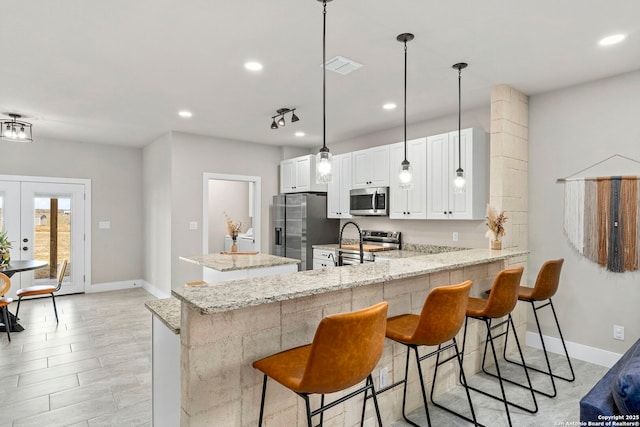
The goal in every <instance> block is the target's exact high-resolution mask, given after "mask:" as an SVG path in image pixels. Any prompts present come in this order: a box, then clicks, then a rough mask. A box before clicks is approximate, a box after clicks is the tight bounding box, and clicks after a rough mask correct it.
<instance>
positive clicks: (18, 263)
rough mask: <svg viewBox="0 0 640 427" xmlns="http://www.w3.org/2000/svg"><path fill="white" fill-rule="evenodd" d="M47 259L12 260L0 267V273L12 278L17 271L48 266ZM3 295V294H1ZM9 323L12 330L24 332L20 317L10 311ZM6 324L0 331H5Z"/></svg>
mask: <svg viewBox="0 0 640 427" xmlns="http://www.w3.org/2000/svg"><path fill="white" fill-rule="evenodd" d="M48 265H49V264H48V263H47V262H45V261H38V260H35V259H34V260H15V261H14V260H12V261H11V262H9V264H6V265H3V266H2V267H0V273H3V274H4V275H6V276H7V277H9V278H11V277H12V276H13V275H14V274H16V273H22V272H25V271H31V270H37V269H39V268H43V267H46V266H48ZM0 296H2V295H0ZM9 324H10V325H11V332H22V331H24V327H23V326H22V325H20V324H19V323H18V319H17V318H16V316H15V315H14V314H12V313H11V312H9ZM5 327H6V326H5V325H3V326H0V332H5V331H6V330H5Z"/></svg>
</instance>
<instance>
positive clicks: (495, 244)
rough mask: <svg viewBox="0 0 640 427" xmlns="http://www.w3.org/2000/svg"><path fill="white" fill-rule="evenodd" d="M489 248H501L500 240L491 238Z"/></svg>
mask: <svg viewBox="0 0 640 427" xmlns="http://www.w3.org/2000/svg"><path fill="white" fill-rule="evenodd" d="M491 249H502V241H500V240H492V241H491Z"/></svg>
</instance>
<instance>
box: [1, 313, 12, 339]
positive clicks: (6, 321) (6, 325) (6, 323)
mask: <svg viewBox="0 0 640 427" xmlns="http://www.w3.org/2000/svg"><path fill="white" fill-rule="evenodd" d="M2 314H3V316H4V329H5V330H6V331H7V338H8V339H9V342H11V324H10V323H9V322H10V320H9V319H10V318H11V316H9V308H8V307H7V306H6V305H5V306H4V307H2Z"/></svg>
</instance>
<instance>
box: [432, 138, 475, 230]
mask: <svg viewBox="0 0 640 427" xmlns="http://www.w3.org/2000/svg"><path fill="white" fill-rule="evenodd" d="M461 136H462V140H461V152H462V162H461V166H462V169H463V170H464V176H465V178H466V185H465V190H464V191H463V192H460V193H458V192H455V191H454V185H453V180H454V179H455V177H456V169H458V131H454V132H448V133H444V134H440V135H434V136H429V137H427V219H478V220H480V219H484V217H485V212H486V205H487V187H488V185H487V164H488V158H487V141H486V135H485V133H484V131H483V130H481V129H475V128H469V129H463V130H462V132H461Z"/></svg>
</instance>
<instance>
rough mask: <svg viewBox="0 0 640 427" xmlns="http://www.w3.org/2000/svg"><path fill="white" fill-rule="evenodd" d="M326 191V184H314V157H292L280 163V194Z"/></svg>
mask: <svg viewBox="0 0 640 427" xmlns="http://www.w3.org/2000/svg"><path fill="white" fill-rule="evenodd" d="M308 191H322V192H325V191H327V184H316V156H315V155H312V154H308V155H306V156H300V157H294V158H293V159H287V160H282V161H281V162H280V193H304V192H308Z"/></svg>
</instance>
